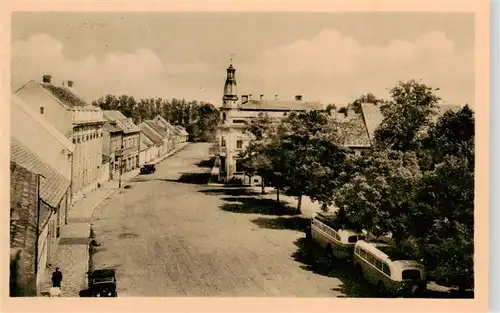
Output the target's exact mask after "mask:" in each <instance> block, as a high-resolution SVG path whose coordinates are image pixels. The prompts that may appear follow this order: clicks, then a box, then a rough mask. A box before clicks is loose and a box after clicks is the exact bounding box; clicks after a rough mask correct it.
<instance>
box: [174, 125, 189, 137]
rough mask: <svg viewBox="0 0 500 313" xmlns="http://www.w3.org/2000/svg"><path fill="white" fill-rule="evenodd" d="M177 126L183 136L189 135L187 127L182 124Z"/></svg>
mask: <svg viewBox="0 0 500 313" xmlns="http://www.w3.org/2000/svg"><path fill="white" fill-rule="evenodd" d="M175 128H176V129H177V130H178V131H179V133H180V134H181V135H183V136H188V135H189V134H188V132H187V131H186V129H185V128H184V127H182V126H181V125H175Z"/></svg>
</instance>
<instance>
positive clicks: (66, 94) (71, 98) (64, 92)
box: [40, 83, 92, 108]
mask: <svg viewBox="0 0 500 313" xmlns="http://www.w3.org/2000/svg"><path fill="white" fill-rule="evenodd" d="M40 86H42V87H43V88H45V89H46V90H48V91H49V92H50V93H52V94H53V95H54V96H55V97H56V98H57V99H59V100H60V101H61V102H63V103H64V104H65V105H67V106H68V107H70V108H73V107H80V108H81V107H92V105H91V104H89V103H87V102H86V101H85V100H84V99H83V98H81V96H80V95H79V94H78V93H77V92H75V91H73V90H72V89H73V88H69V87H65V86H55V85H52V84H50V83H41V84H40Z"/></svg>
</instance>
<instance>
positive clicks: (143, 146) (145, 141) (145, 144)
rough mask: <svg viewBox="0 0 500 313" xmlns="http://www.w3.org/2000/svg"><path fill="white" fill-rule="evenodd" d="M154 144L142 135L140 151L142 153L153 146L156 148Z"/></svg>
mask: <svg viewBox="0 0 500 313" xmlns="http://www.w3.org/2000/svg"><path fill="white" fill-rule="evenodd" d="M154 145H155V144H154V142H153V141H151V139H149V138H148V137H147V136H144V135H142V136H141V142H140V143H139V149H140V150H141V151H143V150H146V149H148V148H150V147H152V146H154Z"/></svg>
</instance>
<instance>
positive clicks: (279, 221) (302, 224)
mask: <svg viewBox="0 0 500 313" xmlns="http://www.w3.org/2000/svg"><path fill="white" fill-rule="evenodd" d="M252 223H254V224H255V225H257V226H259V227H260V228H269V229H288V230H296V231H300V232H303V231H304V230H305V229H306V227H307V226H308V225H310V223H311V220H310V219H309V218H305V217H301V216H289V217H277V218H267V217H258V218H256V219H254V220H252Z"/></svg>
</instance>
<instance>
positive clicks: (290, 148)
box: [273, 111, 345, 211]
mask: <svg viewBox="0 0 500 313" xmlns="http://www.w3.org/2000/svg"><path fill="white" fill-rule="evenodd" d="M336 130H337V129H336V128H335V127H334V125H333V124H332V123H331V121H330V119H329V118H328V115H327V114H326V113H325V112H319V111H311V112H307V113H292V114H290V115H289V116H288V117H287V118H285V119H284V120H283V121H282V123H281V124H280V126H279V127H278V130H277V136H276V138H278V139H277V140H275V142H274V143H273V149H274V150H273V162H274V166H273V168H274V172H275V173H279V178H280V183H281V186H282V188H283V190H284V191H285V192H286V193H287V194H288V195H292V196H295V197H297V198H298V205H297V210H299V211H300V209H301V204H302V196H303V195H307V196H310V197H311V198H312V199H313V200H315V201H320V202H322V203H323V204H324V205H327V204H329V203H331V202H332V198H333V192H331V190H332V188H333V187H334V186H335V177H336V175H338V174H339V173H340V168H341V165H340V164H341V162H342V160H343V158H344V155H345V152H344V151H343V149H341V148H339V146H338V145H337V142H340V140H339V133H338V132H337V131H336Z"/></svg>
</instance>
